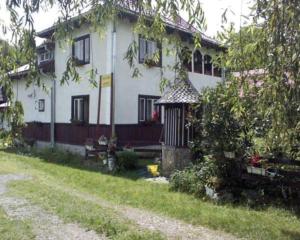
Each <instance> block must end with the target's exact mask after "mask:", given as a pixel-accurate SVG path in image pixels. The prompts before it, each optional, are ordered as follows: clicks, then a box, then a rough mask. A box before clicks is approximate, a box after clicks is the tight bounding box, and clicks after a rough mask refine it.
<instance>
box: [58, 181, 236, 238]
mask: <svg viewBox="0 0 300 240" xmlns="http://www.w3.org/2000/svg"><path fill="white" fill-rule="evenodd" d="M55 187H58V186H57V185H56V186H55ZM58 188H59V190H62V191H66V192H67V193H68V194H71V195H73V196H75V197H78V198H81V199H84V200H86V201H90V202H93V203H95V204H99V205H100V206H102V207H105V208H110V209H113V210H114V211H116V212H117V213H119V214H120V216H121V217H123V218H126V219H129V220H131V221H132V222H134V223H136V224H137V225H138V226H139V227H141V228H143V229H147V230H150V231H160V232H161V233H162V234H163V235H164V236H166V238H167V239H176V240H178V239H182V240H237V239H238V238H236V237H234V236H232V235H230V234H227V233H224V232H222V231H216V230H212V229H209V228H206V227H201V226H194V225H192V224H188V223H185V222H183V221H180V220H176V219H173V218H169V217H166V216H162V215H159V214H156V213H152V212H150V211H147V210H142V209H137V208H133V207H129V206H123V205H116V204H112V203H110V202H108V201H106V200H103V199H101V198H99V197H96V196H92V195H90V194H87V193H84V194H83V193H81V192H78V191H74V190H73V189H70V188H66V187H65V186H64V187H61V186H59V187H58Z"/></svg>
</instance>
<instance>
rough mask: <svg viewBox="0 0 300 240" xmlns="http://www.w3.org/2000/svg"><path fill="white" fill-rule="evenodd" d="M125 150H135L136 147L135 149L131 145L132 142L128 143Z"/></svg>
mask: <svg viewBox="0 0 300 240" xmlns="http://www.w3.org/2000/svg"><path fill="white" fill-rule="evenodd" d="M123 151H127V152H133V151H134V149H133V147H132V146H131V144H130V143H127V144H126V145H125V146H124V147H123Z"/></svg>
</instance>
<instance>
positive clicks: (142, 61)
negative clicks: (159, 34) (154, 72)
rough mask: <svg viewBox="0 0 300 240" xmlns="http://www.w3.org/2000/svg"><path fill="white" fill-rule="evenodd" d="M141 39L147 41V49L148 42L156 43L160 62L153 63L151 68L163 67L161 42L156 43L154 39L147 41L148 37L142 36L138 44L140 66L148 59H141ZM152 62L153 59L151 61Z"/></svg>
mask: <svg viewBox="0 0 300 240" xmlns="http://www.w3.org/2000/svg"><path fill="white" fill-rule="evenodd" d="M141 39H144V40H145V41H146V47H147V41H148V42H150V41H151V42H156V48H157V49H158V50H159V61H158V62H153V64H152V65H151V66H153V67H162V44H161V43H160V42H159V41H155V40H152V39H147V38H146V37H143V36H142V35H139V42H138V54H139V55H138V58H139V63H140V64H145V61H146V60H147V59H146V58H144V59H141ZM150 60H151V59H150Z"/></svg>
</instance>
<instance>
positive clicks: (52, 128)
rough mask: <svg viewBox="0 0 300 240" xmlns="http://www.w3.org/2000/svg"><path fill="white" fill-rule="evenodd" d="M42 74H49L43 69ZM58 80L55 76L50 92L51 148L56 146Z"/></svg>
mask: <svg viewBox="0 0 300 240" xmlns="http://www.w3.org/2000/svg"><path fill="white" fill-rule="evenodd" d="M40 72H41V74H42V75H43V76H48V75H47V74H46V73H44V71H43V69H41V70H40ZM55 99H56V81H55V79H54V78H53V80H52V86H51V93H50V102H51V110H50V112H51V113H50V114H51V119H50V144H51V148H54V147H55V137H54V134H55V104H56V101H55Z"/></svg>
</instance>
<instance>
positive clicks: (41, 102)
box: [38, 99, 45, 112]
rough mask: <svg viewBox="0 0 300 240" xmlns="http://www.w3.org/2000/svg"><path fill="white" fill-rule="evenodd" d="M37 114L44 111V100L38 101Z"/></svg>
mask: <svg viewBox="0 0 300 240" xmlns="http://www.w3.org/2000/svg"><path fill="white" fill-rule="evenodd" d="M38 107H39V112H44V111H45V99H39V106H38Z"/></svg>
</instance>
